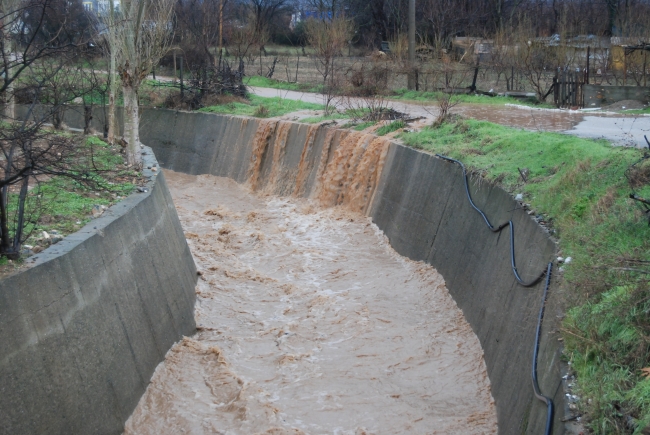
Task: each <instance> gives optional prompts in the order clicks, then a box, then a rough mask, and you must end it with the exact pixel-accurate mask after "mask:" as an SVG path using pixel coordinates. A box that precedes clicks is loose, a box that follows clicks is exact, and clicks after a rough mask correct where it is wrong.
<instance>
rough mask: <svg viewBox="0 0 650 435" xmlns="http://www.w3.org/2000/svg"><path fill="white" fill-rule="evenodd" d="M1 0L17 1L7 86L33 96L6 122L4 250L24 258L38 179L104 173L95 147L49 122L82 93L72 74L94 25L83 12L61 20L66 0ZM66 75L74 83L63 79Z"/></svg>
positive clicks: (7, 31) (6, 46)
mask: <svg viewBox="0 0 650 435" xmlns="http://www.w3.org/2000/svg"><path fill="white" fill-rule="evenodd" d="M0 6H1V7H3V8H17V9H13V10H11V9H5V10H4V11H3V17H4V19H3V20H2V22H0V35H1V38H0V44H2V56H3V58H2V64H1V65H0V68H1V70H0V73H2V77H3V81H2V84H1V85H0V92H2V93H11V94H12V95H11V96H10V98H11V97H13V92H12V90H13V89H14V88H16V93H17V92H21V93H22V98H24V100H25V102H26V103H29V104H28V111H27V114H26V115H24V116H22V117H20V119H18V117H17V116H16V114H15V113H13V111H11V112H12V113H7V112H3V116H2V121H3V122H1V123H0V256H6V257H9V258H17V257H18V256H19V255H20V247H21V244H22V243H23V242H24V240H25V238H26V234H25V228H26V227H27V226H28V225H29V224H30V223H31V224H34V223H35V220H34V219H35V215H34V214H33V213H32V212H33V211H34V209H33V207H30V206H29V201H28V196H29V192H30V188H31V187H33V185H34V183H38V182H39V179H42V178H51V177H57V176H64V177H68V178H72V179H75V180H77V181H79V182H80V183H84V184H92V183H94V182H95V180H96V178H95V177H93V176H92V175H91V171H93V167H92V166H93V160H94V159H93V158H92V152H91V153H90V154H88V148H86V147H83V146H79V144H76V143H74V142H73V141H72V140H71V139H70V138H69V137H67V136H64V135H61V134H60V133H58V132H54V131H51V130H49V129H48V128H47V126H46V123H47V122H49V121H50V120H51V119H53V118H54V119H56V118H57V117H59V119H60V118H61V109H62V106H64V105H65V103H66V102H67V101H69V100H70V99H71V98H76V97H77V96H80V90H79V89H80V88H81V86H79V85H80V83H74V80H73V78H72V77H68V75H70V74H69V71H70V70H75V68H74V67H73V66H72V65H73V64H74V63H75V62H76V61H77V60H78V59H79V54H80V52H79V48H81V47H85V45H86V44H85V42H87V36H88V31H87V30H88V29H85V28H82V27H79V26H78V24H79V23H80V22H83V20H82V19H79V20H76V19H73V17H67V18H68V19H61V20H59V19H57V16H65V13H63V12H65V11H69V9H66V8H68V6H70V5H68V4H67V3H66V2H60V1H54V0H30V1H27V2H18V3H11V4H9V3H2V4H1V5H0ZM57 11H58V12H61V15H57V14H56V13H54V12H57ZM62 11H63V12H62ZM7 17H9V18H10V19H7ZM18 47H19V50H20V51H18ZM77 70H78V69H77ZM75 71H76V70H75ZM63 79H65V81H66V83H67V84H65V85H61V80H63ZM81 82H83V80H81ZM32 196H33V195H32Z"/></svg>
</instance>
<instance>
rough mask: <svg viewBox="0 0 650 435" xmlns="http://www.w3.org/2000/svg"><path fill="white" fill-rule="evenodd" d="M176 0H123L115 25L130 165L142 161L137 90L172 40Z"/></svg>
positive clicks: (118, 68)
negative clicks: (119, 17) (118, 18)
mask: <svg viewBox="0 0 650 435" xmlns="http://www.w3.org/2000/svg"><path fill="white" fill-rule="evenodd" d="M174 3H175V0H126V1H125V0H123V1H122V4H121V6H122V11H121V13H122V17H121V18H122V19H121V20H120V21H119V22H118V23H117V25H116V26H115V30H116V41H117V44H116V47H117V49H118V50H117V65H118V66H117V70H118V71H119V74H120V79H121V81H122V94H123V95H124V136H125V138H126V141H127V157H128V162H129V164H131V165H136V166H139V165H141V163H142V156H141V153H140V134H139V116H138V90H139V89H140V85H141V84H142V81H143V80H144V79H145V78H146V77H147V75H148V74H149V72H150V71H151V70H152V68H153V66H154V65H156V64H157V63H158V62H159V61H160V58H161V57H162V56H163V55H164V54H165V53H166V52H167V49H168V47H169V44H170V42H171V37H170V36H171V26H172V24H171V19H172V15H173V7H174Z"/></svg>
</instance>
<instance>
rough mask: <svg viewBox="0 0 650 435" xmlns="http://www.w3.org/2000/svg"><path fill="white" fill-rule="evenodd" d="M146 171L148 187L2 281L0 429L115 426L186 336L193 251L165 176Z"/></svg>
mask: <svg viewBox="0 0 650 435" xmlns="http://www.w3.org/2000/svg"><path fill="white" fill-rule="evenodd" d="M146 151H147V155H146V156H144V158H145V160H146V164H145V167H146V166H152V165H153V164H155V158H154V156H153V153H152V152H151V150H149V149H147V150H146ZM145 176H147V177H149V178H150V181H149V183H148V191H147V192H146V193H135V194H133V195H131V196H129V197H128V198H126V199H125V200H123V201H122V202H120V203H118V204H116V205H114V206H113V207H111V208H110V209H109V210H107V211H106V212H105V213H104V215H103V216H102V217H100V218H98V219H96V220H93V221H91V222H90V223H89V224H88V225H86V226H85V227H84V228H83V229H82V230H80V231H79V232H77V233H75V234H73V235H71V236H69V237H66V238H65V239H64V240H63V241H61V242H59V243H58V244H56V245H54V246H52V247H50V248H48V249H47V250H45V251H43V252H42V253H40V254H38V255H36V256H35V257H32V258H33V259H35V260H34V261H31V259H30V260H28V262H31V265H30V267H29V268H28V269H26V270H24V271H21V272H19V273H17V274H15V275H13V276H10V277H8V278H6V279H3V280H2V281H0V335H1V337H2V341H3V344H2V346H1V347H0V421H2V424H0V433H3V434H36V433H48V434H73V433H78V434H82V433H83V434H120V433H121V432H122V431H123V429H124V423H125V421H126V420H127V418H128V417H129V416H130V414H131V413H132V411H133V409H134V408H135V406H136V405H137V403H138V401H139V399H140V397H141V395H142V394H143V393H144V391H145V389H146V387H147V385H148V382H149V379H150V377H151V375H152V374H153V371H154V369H155V368H156V366H157V365H158V363H160V362H161V361H162V360H163V359H164V356H165V354H166V352H167V350H168V349H169V348H170V347H171V345H172V344H173V343H174V342H176V341H178V340H179V339H180V338H181V337H182V336H183V335H190V334H192V333H194V331H195V329H196V327H195V323H194V300H195V294H194V286H195V284H196V268H195V265H194V260H193V259H192V256H191V254H190V252H189V248H188V246H187V243H186V241H185V237H184V235H183V231H182V228H181V225H180V222H179V220H178V216H177V214H176V209H175V208H174V205H173V203H172V199H171V196H170V194H169V191H168V189H167V186H166V184H165V178H164V175H163V174H162V173H161V172H159V171H158V172H153V171H150V170H145Z"/></svg>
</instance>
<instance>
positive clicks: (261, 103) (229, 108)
mask: <svg viewBox="0 0 650 435" xmlns="http://www.w3.org/2000/svg"><path fill="white" fill-rule="evenodd" d="M324 109H325V106H323V105H321V104H314V103H306V102H304V101H297V100H287V99H283V98H280V97H274V98H266V97H258V96H257V95H250V96H249V99H248V100H247V101H246V100H242V101H233V102H230V103H227V104H219V105H216V106H208V107H204V108H202V109H199V112H209V113H223V114H226V115H244V116H255V117H257V118H272V117H275V116H282V115H286V114H287V113H291V112H295V111H298V110H324Z"/></svg>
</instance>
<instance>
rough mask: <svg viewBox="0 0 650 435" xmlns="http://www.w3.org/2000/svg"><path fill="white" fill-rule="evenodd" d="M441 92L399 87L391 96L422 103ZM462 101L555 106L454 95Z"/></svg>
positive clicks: (485, 96)
mask: <svg viewBox="0 0 650 435" xmlns="http://www.w3.org/2000/svg"><path fill="white" fill-rule="evenodd" d="M438 95H440V92H424V91H409V90H407V89H398V90H396V91H394V92H393V94H392V95H390V96H389V98H391V99H394V100H404V101H414V102H420V103H432V102H435V101H436V99H437V97H438ZM454 98H457V100H458V101H459V102H461V103H474V104H493V105H494V104H503V105H505V104H521V105H526V106H531V107H543V108H555V106H553V105H551V104H539V103H537V102H536V101H535V100H534V99H528V100H525V99H519V98H512V97H489V96H487V95H468V94H458V95H456V96H454Z"/></svg>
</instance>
